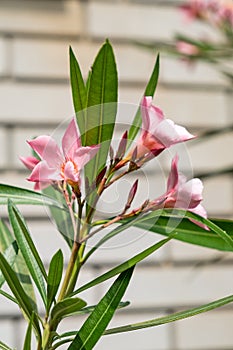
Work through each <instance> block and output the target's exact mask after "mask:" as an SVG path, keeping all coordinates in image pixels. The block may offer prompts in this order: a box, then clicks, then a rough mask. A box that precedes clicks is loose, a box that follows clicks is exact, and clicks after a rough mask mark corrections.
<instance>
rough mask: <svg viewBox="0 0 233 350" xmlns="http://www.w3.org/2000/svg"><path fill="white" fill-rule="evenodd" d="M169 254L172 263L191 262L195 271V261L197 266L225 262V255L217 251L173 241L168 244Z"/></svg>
mask: <svg viewBox="0 0 233 350" xmlns="http://www.w3.org/2000/svg"><path fill="white" fill-rule="evenodd" d="M170 249H171V251H170V253H171V260H172V261H192V262H193V265H194V271H195V260H196V263H197V264H199V263H200V264H203V266H204V268H205V264H208V262H209V263H210V264H211V262H212V261H215V260H217V259H219V260H220V261H225V259H227V257H228V256H227V254H225V253H221V252H219V251H217V250H213V249H208V248H204V247H199V246H196V245H192V244H188V243H184V242H181V241H178V240H175V239H173V240H172V241H171V243H170Z"/></svg>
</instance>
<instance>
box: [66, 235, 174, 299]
mask: <svg viewBox="0 0 233 350" xmlns="http://www.w3.org/2000/svg"><path fill="white" fill-rule="evenodd" d="M170 239H171V238H166V239H163V240H161V241H160V242H158V243H156V244H154V245H152V246H151V247H149V248H147V249H145V250H143V251H142V252H141V253H139V254H137V255H135V256H134V257H132V258H131V259H129V260H127V261H125V262H124V263H122V264H120V265H118V266H117V267H114V268H113V269H111V270H109V271H108V272H106V273H104V274H103V275H101V276H99V277H97V278H95V279H94V280H92V281H91V282H89V283H87V284H85V285H83V286H82V287H80V288H79V289H77V290H76V291H74V292H73V293H72V295H75V294H78V293H81V292H83V291H84V290H86V289H88V288H91V287H93V286H95V285H97V284H99V283H102V282H104V281H106V280H108V279H109V278H112V277H114V276H116V275H118V274H119V273H121V272H123V271H125V270H127V269H129V268H130V267H132V266H135V265H136V264H137V263H139V262H140V261H142V260H144V259H145V258H147V257H148V256H149V255H151V254H152V253H154V252H155V251H156V250H158V249H159V248H161V247H162V246H163V245H164V244H166V243H167V242H169V241H170Z"/></svg>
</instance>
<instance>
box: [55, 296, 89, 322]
mask: <svg viewBox="0 0 233 350" xmlns="http://www.w3.org/2000/svg"><path fill="white" fill-rule="evenodd" d="M84 306H86V302H85V301H84V300H82V299H80V298H67V299H63V300H62V301H59V302H58V303H57V304H56V305H55V306H54V307H53V309H52V311H51V318H52V319H53V320H60V319H62V318H65V317H68V316H70V315H74V314H76V313H77V312H78V311H79V310H81V309H82V308H83V307H84Z"/></svg>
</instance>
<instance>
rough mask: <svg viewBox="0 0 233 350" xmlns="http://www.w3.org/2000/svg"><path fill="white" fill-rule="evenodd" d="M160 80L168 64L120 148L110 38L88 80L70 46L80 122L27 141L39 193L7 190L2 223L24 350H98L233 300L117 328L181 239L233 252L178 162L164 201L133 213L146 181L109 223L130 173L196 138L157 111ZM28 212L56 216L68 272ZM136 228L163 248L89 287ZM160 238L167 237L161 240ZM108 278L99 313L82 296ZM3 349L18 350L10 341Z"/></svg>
mask: <svg viewBox="0 0 233 350" xmlns="http://www.w3.org/2000/svg"><path fill="white" fill-rule="evenodd" d="M158 76H159V56H157V59H156V62H155V65H154V69H153V72H152V74H151V77H150V79H149V82H148V84H147V86H146V88H145V91H144V92H143V93H142V99H141V101H139V108H138V110H137V112H136V114H135V115H134V116H132V120H133V121H132V123H131V125H129V127H128V128H127V130H124V132H123V134H122V136H121V137H120V139H119V140H118V142H117V144H116V142H115V143H114V142H113V140H114V138H115V136H114V135H115V131H114V128H115V126H116V124H117V113H118V77H117V67H116V62H115V58H114V52H113V49H112V46H111V44H110V42H109V41H108V40H107V41H106V42H105V43H104V44H103V46H102V47H101V48H100V50H99V52H98V54H97V57H96V58H95V60H94V63H93V65H92V68H91V69H90V72H89V75H88V79H87V80H86V81H85V80H84V79H83V76H82V73H81V69H80V66H79V63H78V61H77V59H76V57H75V55H74V52H73V51H72V49H71V48H70V82H71V90H72V96H73V104H74V112H75V116H74V117H73V118H72V119H71V120H69V123H68V125H67V127H66V129H65V131H64V134H63V136H62V138H61V142H57V141H55V139H54V138H53V137H52V136H48V135H41V136H37V137H36V138H34V139H32V140H28V144H29V146H30V148H31V151H32V152H31V154H30V155H29V156H27V157H21V161H22V162H23V164H24V165H25V166H26V167H27V168H28V169H29V170H30V174H29V177H28V179H27V180H28V181H30V182H33V183H34V190H28V189H26V188H19V187H14V186H11V185H10V184H0V204H1V205H6V206H7V208H8V218H9V220H8V221H3V220H1V221H0V293H1V295H2V296H4V297H5V298H6V299H8V300H10V301H11V302H12V303H15V304H17V305H18V307H19V310H20V312H21V313H22V315H23V317H24V318H25V320H26V322H27V323H28V327H27V331H26V334H25V340H24V345H23V349H24V350H29V349H35V346H34V345H33V344H35V343H36V349H37V350H42V349H43V350H49V349H50V350H54V349H57V348H59V347H61V346H62V347H63V348H64V347H65V348H66V349H69V350H91V349H93V348H94V347H95V345H96V344H97V342H98V341H99V339H100V338H101V337H102V336H106V335H111V334H116V333H122V332H131V331H137V330H139V329H143V328H147V327H155V326H158V325H161V324H165V323H169V322H174V321H178V320H181V319H184V318H187V317H191V316H194V315H197V314H200V313H203V312H207V311H209V310H212V309H214V308H218V307H220V306H223V305H225V304H228V303H231V302H232V301H233V295H228V296H223V297H222V299H219V300H215V301H211V302H210V303H209V304H205V305H200V306H199V307H196V308H192V309H188V310H182V311H180V312H178V313H175V314H170V315H165V316H162V317H160V318H155V319H150V320H145V321H144V322H138V321H137V319H135V323H133V324H128V325H122V326H118V327H115V328H111V327H109V323H110V321H111V319H112V318H113V317H114V315H115V313H116V312H117V311H118V309H120V308H123V307H124V308H126V309H127V306H128V305H129V302H125V301H123V297H124V294H125V291H126V290H127V287H128V286H129V283H130V280H131V278H133V274H134V268H135V266H136V265H137V264H138V263H140V262H141V261H143V260H144V259H146V258H147V257H148V256H150V255H151V254H154V253H155V252H156V251H157V250H159V249H162V247H163V246H164V245H166V244H167V243H168V242H169V241H171V240H173V239H176V240H181V241H184V242H187V243H189V244H195V245H199V246H204V247H208V248H211V249H216V250H220V251H228V252H232V251H233V229H232V227H233V225H232V221H230V220H223V219H221V220H220V219H208V218H207V212H206V210H205V209H204V207H203V205H202V191H203V184H202V181H201V180H200V179H198V178H191V179H190V178H186V176H185V175H184V174H183V173H182V172H180V171H179V170H178V169H179V154H177V155H175V156H174V157H173V159H172V161H171V167H170V172H169V174H168V176H167V180H166V190H165V191H162V192H161V194H160V195H159V196H158V197H157V198H146V199H145V200H144V201H143V202H142V203H141V204H140V205H139V206H135V205H134V200H135V197H137V196H138V194H139V193H138V191H139V186H138V183H139V181H140V178H139V176H138V178H137V179H136V181H134V182H132V184H131V186H130V187H129V189H128V193H125V192H124V193H121V196H122V197H123V198H122V200H123V203H124V205H123V206H122V208H121V210H119V211H118V212H117V213H116V214H114V215H113V214H112V213H111V212H110V213H105V215H104V216H103V217H100V213H101V211H100V210H98V206H99V203H100V199H101V197H102V196H103V194H105V192H106V193H107V192H108V191H111V188H112V186H114V184H116V183H117V182H120V181H122V179H123V178H125V177H127V176H128V174H131V173H137V172H138V171H139V170H140V169H141V168H142V167H144V166H145V164H147V163H148V162H150V161H152V160H153V159H154V158H156V157H159V156H160V153H162V152H166V151H167V149H169V148H170V147H173V145H175V144H178V143H184V142H188V141H189V140H191V139H193V138H194V137H196V136H195V135H192V134H191V133H190V132H189V131H188V130H187V129H186V128H184V127H183V126H180V125H177V124H175V123H174V122H173V121H172V120H170V119H167V118H165V116H164V114H163V112H162V110H161V109H160V108H159V107H157V106H155V105H154V104H153V96H154V93H155V91H156V87H157V82H158ZM126 117H128V116H126ZM155 185H156V184H155ZM22 204H23V205H30V206H31V205H35V206H46V207H48V208H49V210H50V213H51V216H52V218H53V220H54V222H55V223H56V226H57V232H58V235H61V236H62V237H63V238H64V245H68V247H69V249H70V256H69V260H68V264H67V265H66V264H64V257H63V253H62V247H61V249H59V250H58V251H57V252H56V253H55V254H54V256H53V257H52V258H51V261H50V263H49V266H48V268H46V266H45V265H44V262H43V261H42V259H41V257H40V252H39V251H38V250H37V248H36V246H35V243H34V242H33V239H32V236H31V234H30V232H29V229H28V226H27V223H26V221H25V219H24V217H23V215H22V213H21V212H20V210H19V209H18V206H19V205H22ZM132 228H137V229H138V228H140V229H142V230H143V231H144V232H147V233H148V234H150V235H154V236H155V237H156V238H155V242H154V244H153V245H151V246H150V247H149V248H148V247H147V248H144V249H143V247H142V249H141V251H139V252H138V254H136V255H133V256H131V257H130V259H128V260H125V261H122V262H121V263H120V264H119V265H117V266H115V267H113V268H110V269H109V270H107V272H104V273H102V274H100V275H99V276H98V277H96V278H94V279H92V280H86V281H85V282H84V283H80V279H79V276H80V271H81V270H82V269H83V267H84V266H85V264H86V263H87V261H89V260H91V259H93V261H94V259H95V254H94V253H95V251H96V250H98V249H99V248H102V246H104V244H105V243H106V242H109V241H110V240H111V239H113V238H114V237H116V236H117V235H118V234H120V233H121V235H122V234H127V230H128V229H132ZM137 232H138V231H136V233H135V234H137ZM99 233H101V235H100V236H99ZM155 234H160V235H161V236H165V237H161V240H160V241H158V240H157V235H155ZM94 237H95V239H94V240H92V239H93V238H94ZM45 244H46V242H45ZM135 273H136V272H135ZM25 276H26V280H27V283H25ZM112 279H113V281H112ZM82 280H83V279H82ZM107 280H111V281H112V283H111V284H110V287H109V288H108V290H107V291H106V292H105V294H104V295H102V298H100V300H99V302H98V303H97V304H96V305H88V304H87V302H86V301H85V300H83V299H82V298H81V297H80V293H81V292H83V291H85V290H88V289H91V288H94V287H95V286H97V285H98V284H101V283H103V282H105V281H107ZM109 282H110V281H109ZM5 286H7V288H5ZM39 299H40V300H39ZM39 303H40V305H41V303H42V305H43V310H42V311H38V310H39V309H38V305H39ZM74 316H75V317H79V316H80V318H81V320H83V319H84V321H83V324H82V325H81V327H80V328H79V329H77V328H75V326H76V322H73V329H70V330H69V331H68V332H65V333H64V332H63V333H62V332H60V331H59V325H60V323H62V322H63V320H64V319H65V318H67V317H74ZM84 316H85V317H84ZM83 317H84V318H83ZM0 348H1V349H4V350H11V348H10V347H9V346H8V345H6V344H4V343H3V342H1V341H0Z"/></svg>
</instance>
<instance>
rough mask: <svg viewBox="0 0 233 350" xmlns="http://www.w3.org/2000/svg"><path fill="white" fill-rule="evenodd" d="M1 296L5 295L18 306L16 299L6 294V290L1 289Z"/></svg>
mask: <svg viewBox="0 0 233 350" xmlns="http://www.w3.org/2000/svg"><path fill="white" fill-rule="evenodd" d="M0 294H1V295H3V296H4V297H5V298H7V299H9V300H10V301H12V302H13V303H15V304H17V305H18V302H17V300H16V299H15V298H14V297H12V295H10V294H8V293H7V292H5V291H4V290H1V289H0Z"/></svg>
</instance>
